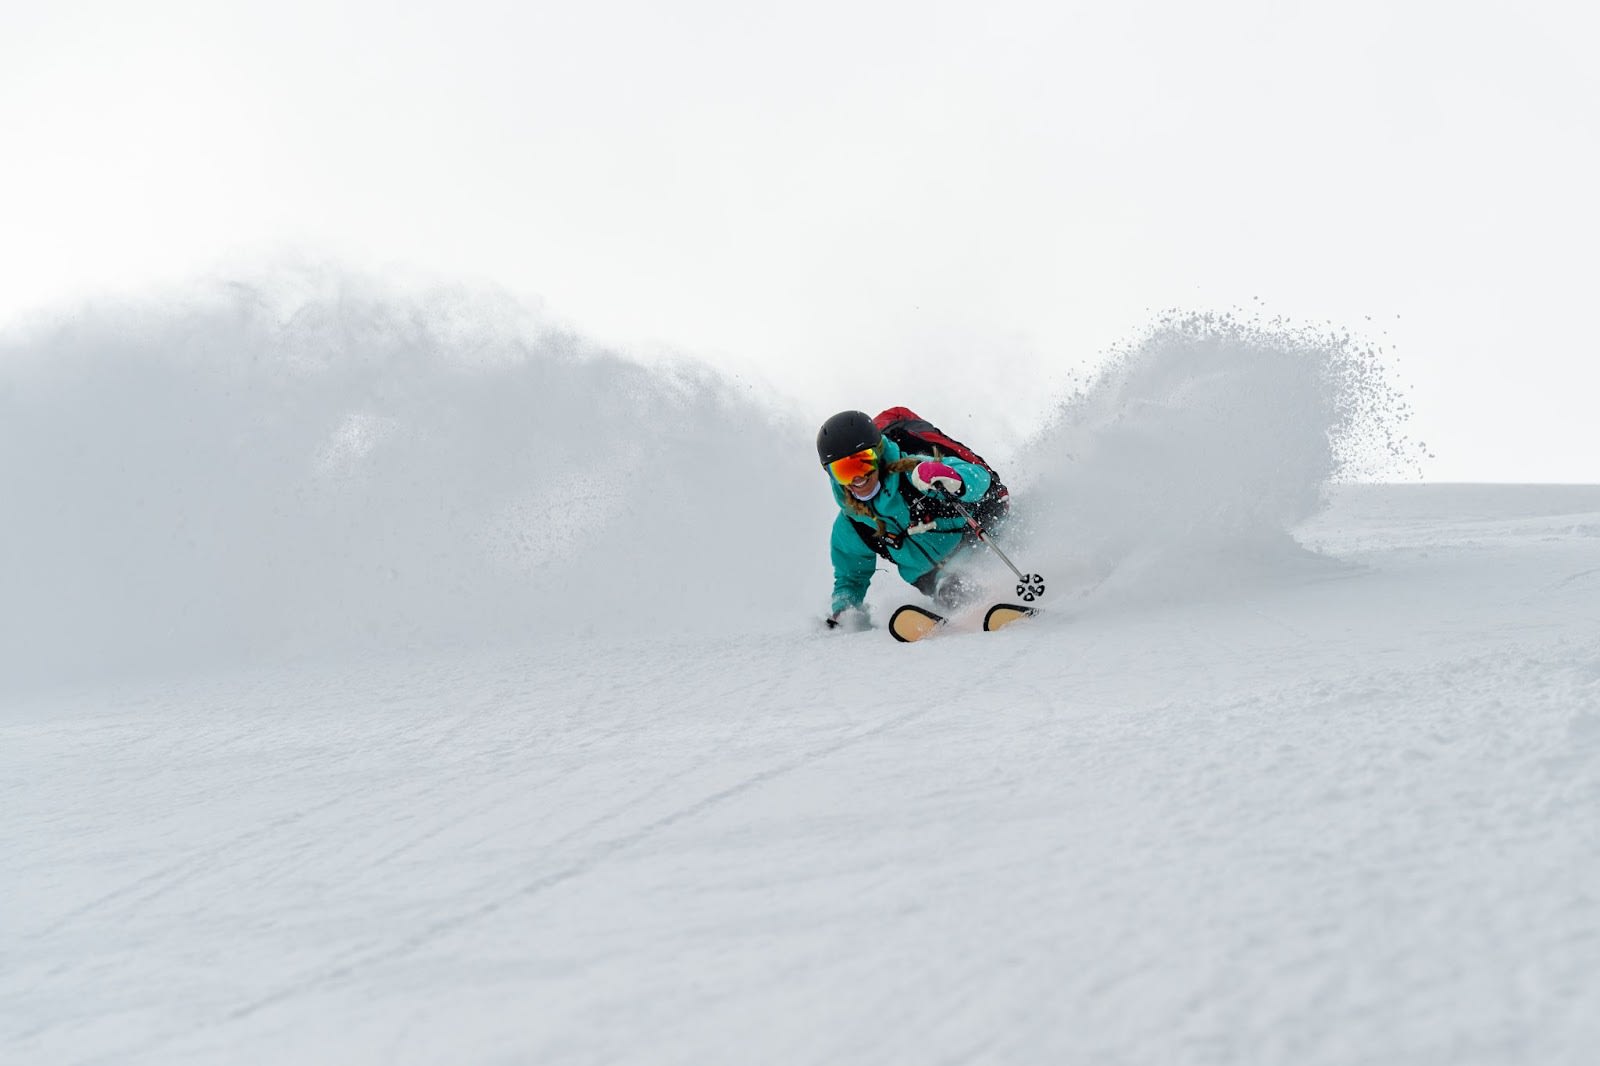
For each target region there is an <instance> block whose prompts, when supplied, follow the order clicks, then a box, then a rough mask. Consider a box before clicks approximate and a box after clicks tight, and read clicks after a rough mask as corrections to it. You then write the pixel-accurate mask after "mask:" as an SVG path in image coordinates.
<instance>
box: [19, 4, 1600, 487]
mask: <svg viewBox="0 0 1600 1066" xmlns="http://www.w3.org/2000/svg"><path fill="white" fill-rule="evenodd" d="M0 27H3V29H0V322H3V321H5V320H9V319H11V318H14V317H15V316H16V315H17V314H19V313H23V312H27V311H29V310H31V309H35V308H40V307H52V306H56V307H59V306H70V305H71V303H72V301H73V300H74V299H77V298H79V297H81V296H82V295H85V294H88V293H93V292H97V291H103V290H105V289H108V288H110V289H115V290H123V291H126V290H139V289H141V288H150V287H154V286H157V285H161V284H165V283H167V282H170V281H173V280H178V279H182V278H190V277H194V276H197V275H201V274H204V273H205V272H207V271H211V270H214V269H216V268H217V265H218V264H221V263H227V264H240V263H264V262H265V261H267V259H268V258H270V257H272V256H276V255H279V254H282V253H284V252H286V251H296V252H298V251H309V252H311V253H313V254H316V255H327V256H332V257H334V258H337V259H340V260H343V261H345V262H348V263H350V264H351V265H353V266H357V267H361V268H378V269H391V268H392V269H396V270H399V269H404V270H406V271H408V272H411V273H413V274H415V273H416V272H424V273H426V274H428V275H430V276H433V277H437V278H441V279H445V280H458V279H459V280H466V281H469V282H476V281H489V282H493V283H497V284H500V285H503V286H505V287H507V288H509V289H511V290H513V291H514V292H517V293H519V294H523V295H525V296H527V297H528V298H530V299H532V300H542V301H543V302H544V305H545V307H546V309H547V310H548V311H549V313H550V314H552V315H553V316H555V317H556V318H557V319H559V320H560V321H562V322H564V323H566V324H568V325H570V326H572V327H573V328H575V329H577V330H579V331H580V332H582V333H584V334H586V335H588V336H590V337H593V338H595V339H597V340H600V341H603V342H606V343H610V344H614V345H620V346H624V347H626V348H628V349H629V350H632V351H634V352H636V353H640V354H649V353H652V352H656V351H661V350H675V351H678V352H682V353H687V354H691V355H695V356H698V357H701V358H704V359H707V360H709V361H711V362H713V363H716V364H718V365H722V366H725V367H728V368H730V369H733V370H735V371H738V372H742V373H748V374H750V375H752V376H753V377H756V378H759V379H764V380H767V381H770V382H772V383H774V384H776V385H777V386H779V387H780V388H781V389H783V390H785V391H787V392H789V393H790V394H792V395H794V396H796V397H797V398H799V399H800V400H802V401H803V402H805V403H806V404H808V405H811V406H812V407H814V408H815V410H816V412H818V415H819V417H821V416H823V415H826V414H827V413H831V411H833V410H835V409H837V408H839V407H846V406H873V405H874V404H875V403H877V402H880V401H882V402H893V401H894V400H896V399H898V398H900V397H903V396H907V395H908V394H910V395H915V391H916V385H917V381H918V379H919V377H922V376H925V375H928V374H936V375H941V376H944V377H949V376H950V375H959V374H971V375H973V376H974V377H975V378H976V379H977V380H975V382H974V384H973V386H972V388H971V397H972V403H973V407H974V410H975V411H978V412H980V413H983V414H988V415H996V414H999V413H1000V412H1003V411H1006V410H1007V409H1008V408H1010V409H1015V410H1018V411H1019V413H1020V414H1021V415H1022V416H1024V417H1032V416H1033V415H1034V414H1036V413H1037V411H1038V410H1039V408H1040V405H1041V404H1042V403H1043V402H1044V400H1045V398H1046V397H1047V396H1048V395H1049V393H1050V392H1051V391H1058V389H1056V383H1059V381H1060V380H1061V375H1062V374H1063V373H1064V372H1065V371H1067V370H1069V369H1074V368H1081V367H1082V366H1084V365H1085V364H1087V363H1090V362H1092V361H1093V359H1094V358H1095V357H1096V355H1097V354H1098V353H1100V352H1101V351H1103V350H1104V349H1105V348H1106V347H1107V346H1108V345H1110V344H1112V343H1114V342H1117V341H1120V340H1125V339H1128V338H1129V337H1131V336H1133V335H1134V334H1135V333H1136V332H1137V331H1138V329H1139V327H1140V326H1142V325H1143V324H1145V323H1146V322H1148V321H1149V320H1150V318H1151V317H1152V312H1153V311H1155V310H1157V309H1162V308H1167V307H1183V308H1192V309H1225V308H1228V307H1233V306H1247V307H1252V308H1253V307H1257V306H1261V307H1264V308H1265V310H1266V312H1267V313H1268V314H1283V315H1287V316H1290V317H1291V318H1294V319H1296V320H1298V321H1302V322H1312V323H1315V322H1332V323H1333V324H1335V325H1338V326H1349V327H1351V328H1352V329H1354V330H1356V331H1358V332H1363V333H1365V334H1366V335H1367V336H1370V337H1371V338H1372V339H1374V340H1377V341H1380V342H1382V343H1384V344H1385V345H1386V346H1387V347H1388V348H1389V349H1390V350H1391V351H1392V352H1395V353H1397V355H1398V357H1399V362H1398V364H1397V370H1398V373H1399V376H1400V378H1401V380H1402V382H1403V383H1404V384H1406V385H1407V386H1409V387H1410V388H1411V392H1410V396H1411V399H1412V403H1413V406H1414V408H1415V411H1416V417H1415V420H1414V422H1413V424H1412V430H1413V432H1414V435H1416V436H1418V437H1421V438H1422V439H1424V440H1426V441H1427V443H1428V445H1429V447H1430V448H1431V450H1432V451H1433V452H1434V453H1435V454H1436V455H1437V457H1438V458H1437V459H1436V460H1434V461H1433V462H1431V463H1430V464H1428V465H1427V467H1426V469H1427V472H1428V474H1429V476H1430V477H1432V478H1436V479H1440V480H1454V479H1470V480H1516V481H1522V480H1580V481H1600V429H1597V428H1596V425H1595V419H1594V417H1593V414H1592V412H1593V411H1594V410H1595V407H1596V403H1595V395H1596V392H1597V389H1600V369H1597V361H1596V355H1597V354H1600V353H1597V350H1596V349H1597V347H1600V345H1597V343H1596V341H1595V336H1596V333H1595V330H1594V328H1593V326H1592V325H1591V323H1590V318H1591V315H1590V308H1591V306H1592V305H1593V303H1594V301H1595V296H1596V293H1597V292H1600V266H1597V264H1596V256H1597V254H1600V206H1597V197H1596V191H1595V190H1597V189H1600V74H1597V66H1596V64H1595V63H1594V61H1593V51H1594V45H1595V42H1596V40H1597V39H1600V34H1597V33H1596V30H1597V29H1600V17H1597V16H1596V15H1594V14H1592V13H1591V9H1590V6H1589V5H1587V4H1580V3H1566V4H1539V3H1534V4H1525V3H1518V4H1511V3H1482V2H1474V3H1440V2H1433V3H1425V4H1417V3H1411V4H1408V3H1403V2H1393V0H1389V2H1382V3H1372V2H1366V0H1356V2H1351V3H1343V4H1338V5H1334V4H1327V3H1319V4H1303V3H1291V2H1283V0H1271V2H1267V0H1262V2H1243V0H1222V2H1217V3H1206V4H1186V3H1180V2H1176V0H1166V2H1162V3H1113V2H1106V0H1102V2H1098V3H1095V4H1079V3H1014V2H990V3H986V4H983V5H978V4H971V3H968V4H945V3H928V2H919V3H900V2H896V3H859V2H850V3H834V2H832V0H823V2H812V3H807V4H803V5H802V4H789V5H782V6H781V7H780V6H777V5H752V4H749V3H735V2H724V3H715V2H711V3H708V2H704V0H679V2H675V3H671V4H648V3H642V2H638V0H631V2H604V0H602V2H589V3H571V2H564V3H561V4H550V3H541V2H533V3H510V2H507V3H489V2H481V0H474V2H451V3H444V2H437V0H436V2H430V3H393V2H390V3H361V2H356V3H302V2H295V0H282V2H277V3H272V4H240V3H233V4H226V3H214V2H212V3H205V2H192V3H183V2H175V0H147V2H143V3H139V4H125V3H70V2H69V3H52V4H49V5H41V4H37V3H28V4H19V3H16V2H15V0H0ZM1255 301H1260V303H1259V304H1257V303H1256V302H1255ZM956 356H964V357H973V358H979V359H982V360H985V361H986V362H987V363H988V364H989V365H990V366H991V367H993V369H992V370H990V371H984V372H978V371H976V370H973V369H970V368H969V369H965V370H962V369H959V368H957V367H955V366H954V365H953V363H952V359H953V357H956ZM1020 397H1027V399H1025V400H1024V399H1019V398H1020Z"/></svg>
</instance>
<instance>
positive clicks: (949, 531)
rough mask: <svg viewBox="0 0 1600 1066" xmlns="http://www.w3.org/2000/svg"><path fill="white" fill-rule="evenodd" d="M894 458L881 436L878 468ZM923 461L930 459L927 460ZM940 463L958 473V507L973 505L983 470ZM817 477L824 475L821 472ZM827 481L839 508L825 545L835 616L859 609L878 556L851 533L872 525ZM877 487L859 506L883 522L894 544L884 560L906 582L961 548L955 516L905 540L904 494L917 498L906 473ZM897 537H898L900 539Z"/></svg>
mask: <svg viewBox="0 0 1600 1066" xmlns="http://www.w3.org/2000/svg"><path fill="white" fill-rule="evenodd" d="M900 458H902V456H901V453H900V448H899V446H898V445H897V444H895V442H894V441H892V440H890V439H889V438H887V437H885V438H884V439H883V458H882V460H881V462H882V463H883V465H884V466H887V465H888V464H889V463H892V462H894V461H895V460H897V459H900ZM907 458H910V457H909V456H907ZM926 458H929V459H932V458H933V456H931V455H930V456H927V457H926ZM940 462H943V463H946V464H948V465H949V466H950V467H951V468H952V469H953V470H955V472H956V473H958V474H960V475H961V485H962V491H961V497H960V499H961V501H962V502H963V503H966V504H976V503H977V502H978V500H979V498H980V497H982V496H983V494H984V493H986V492H988V491H989V481H990V478H989V471H987V470H985V469H984V468H983V467H981V466H979V465H977V464H976V463H968V462H964V461H963V460H960V459H953V458H947V459H941V460H940ZM823 473H824V474H826V473H827V471H826V469H824V471H823ZM828 483H829V484H830V485H832V486H833V498H834V501H835V502H836V503H838V505H839V515H838V517H837V518H835V519H834V520H833V540H832V544H831V552H832V555H833V610H834V612H835V613H837V612H839V611H842V610H844V609H845V608H846V607H859V606H860V605H861V603H862V601H863V600H864V599H865V598H866V595H867V586H868V585H869V584H871V582H872V575H873V574H874V573H876V572H877V569H878V559H879V556H878V554H877V553H876V552H874V551H873V550H872V549H871V548H870V547H868V545H867V542H866V541H864V540H862V539H861V534H860V533H857V532H856V530H855V528H854V527H855V526H856V525H859V526H861V527H862V530H863V532H869V533H874V534H875V533H876V532H877V526H876V524H875V523H873V522H872V521H870V520H869V519H867V518H866V517H864V516H859V515H856V514H853V513H851V512H849V511H846V510H845V509H844V502H845V493H846V492H848V491H849V490H848V489H847V488H845V486H843V485H841V484H839V483H838V482H837V481H835V480H834V479H833V477H832V476H831V475H829V476H828ZM879 484H880V485H881V486H882V487H881V488H880V489H879V490H878V494H877V495H876V496H874V497H873V498H872V499H870V500H863V501H860V502H861V503H863V504H865V506H866V507H867V508H868V509H869V510H871V511H872V513H873V514H874V515H876V516H877V517H878V518H881V519H882V520H883V526H884V532H885V533H887V534H888V535H889V536H890V537H891V538H894V539H896V540H899V546H898V547H895V546H893V545H891V546H890V547H889V558H890V560H891V561H893V563H894V564H895V566H896V567H898V568H899V571H900V576H901V577H902V578H904V579H905V581H906V582H907V583H908V584H915V583H916V582H917V581H918V580H919V579H921V578H922V577H924V576H926V575H927V573H928V571H930V570H932V569H933V568H934V567H936V566H938V565H939V564H940V563H942V562H944V560H945V559H946V558H948V557H949V556H950V555H951V554H952V553H954V552H955V551H956V549H958V548H960V547H961V543H962V533H963V531H965V530H966V529H967V522H966V519H964V518H962V517H961V516H960V515H955V516H953V517H943V516H941V517H938V518H935V519H933V526H934V528H933V529H930V530H927V531H925V532H919V533H913V534H911V535H909V536H906V531H907V530H908V529H909V528H910V527H911V525H912V518H911V503H910V500H909V499H908V496H910V495H923V494H922V493H919V492H918V491H917V487H916V486H915V485H913V484H912V483H911V475H910V473H905V474H894V473H885V474H882V475H880V477H879ZM902 537H903V538H904V539H903V540H900V538H902Z"/></svg>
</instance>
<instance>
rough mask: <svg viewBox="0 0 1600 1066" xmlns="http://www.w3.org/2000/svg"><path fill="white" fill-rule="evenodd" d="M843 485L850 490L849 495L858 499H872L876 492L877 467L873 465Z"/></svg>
mask: <svg viewBox="0 0 1600 1066" xmlns="http://www.w3.org/2000/svg"><path fill="white" fill-rule="evenodd" d="M845 487H846V488H848V489H849V490H850V495H852V496H854V497H855V498H856V499H858V500H870V499H872V497H873V496H874V495H876V494H877V492H878V468H877V467H873V468H872V469H871V470H869V471H867V472H866V473H865V474H862V475H861V476H860V477H858V478H856V479H854V480H853V481H851V482H850V484H849V485H847V486H845Z"/></svg>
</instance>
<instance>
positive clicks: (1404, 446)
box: [1015, 312, 1420, 597]
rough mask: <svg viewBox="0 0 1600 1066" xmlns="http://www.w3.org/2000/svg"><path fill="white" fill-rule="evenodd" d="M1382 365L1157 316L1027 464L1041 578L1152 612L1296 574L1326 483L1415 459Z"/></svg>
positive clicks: (1321, 346)
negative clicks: (1278, 574)
mask: <svg viewBox="0 0 1600 1066" xmlns="http://www.w3.org/2000/svg"><path fill="white" fill-rule="evenodd" d="M1382 355H1383V353H1382V351H1381V349H1379V348H1377V347H1376V346H1374V345H1372V344H1370V343H1367V342H1365V341H1362V340H1361V339H1359V338H1356V337H1352V336H1351V335H1349V334H1348V333H1342V332H1320V331H1317V330H1312V329H1306V328H1300V327H1295V326H1291V325H1289V324H1287V323H1285V322H1283V321H1281V320H1274V321H1269V322H1262V321H1259V320H1254V319H1248V318H1241V317H1236V316H1234V315H1229V314H1196V313H1180V312H1170V313H1168V314H1165V315H1163V316H1161V317H1160V318H1159V319H1158V320H1157V322H1156V323H1155V324H1154V325H1153V326H1152V327H1151V328H1150V330H1149V331H1148V332H1147V333H1146V334H1145V335H1144V336H1142V337H1141V338H1139V339H1137V340H1136V341H1134V342H1132V343H1130V344H1127V345H1125V346H1122V347H1120V348H1118V349H1116V350H1114V351H1113V352H1112V353H1110V358H1109V360H1108V361H1107V362H1106V364H1105V365H1104V367H1103V369H1102V370H1101V371H1100V372H1099V374H1098V375H1097V376H1096V377H1095V378H1093V379H1092V380H1091V381H1089V382H1088V383H1087V384H1086V385H1084V386H1083V387H1081V388H1079V389H1077V390H1076V391H1075V392H1074V393H1073V394H1072V395H1071V396H1069V397H1067V398H1065V399H1064V400H1063V401H1061V402H1060V404H1059V405H1058V406H1057V408H1056V410H1055V412H1054V414H1053V417H1052V418H1051V420H1050V421H1049V423H1048V424H1047V425H1046V427H1045V429H1044V430H1043V431H1042V432H1041V433H1040V434H1039V435H1038V436H1037V437H1036V438H1035V439H1034V440H1032V441H1031V442H1029V443H1028V444H1027V445H1026V446H1025V447H1024V448H1023V449H1022V455H1023V459H1022V460H1021V462H1020V464H1019V469H1018V471H1017V478H1016V485H1017V490H1016V492H1015V499H1016V501H1017V509H1018V519H1019V520H1018V522H1017V525H1018V526H1019V527H1020V531H1021V532H1022V533H1023V534H1024V535H1025V536H1026V538H1027V539H1028V540H1029V541H1031V546H1032V547H1034V548H1035V549H1036V557H1037V558H1040V559H1041V560H1042V561H1041V562H1040V563H1038V564H1036V565H1039V566H1040V567H1041V568H1048V571H1050V572H1053V571H1056V570H1060V571H1061V572H1062V573H1064V574H1066V573H1071V572H1074V571H1075V572H1076V573H1077V575H1078V579H1079V580H1080V582H1082V583H1084V584H1094V583H1100V582H1107V581H1108V580H1109V581H1110V583H1111V584H1113V585H1117V584H1121V585H1122V586H1123V587H1124V591H1125V592H1127V593H1129V594H1130V595H1140V596H1144V595H1155V596H1158V597H1159V596H1166V595H1169V594H1183V595H1187V594H1189V593H1192V592H1194V591H1196V586H1206V585H1210V584H1215V583H1219V582H1220V583H1226V582H1229V581H1232V580H1235V579H1237V578H1238V577H1239V576H1240V574H1241V572H1244V571H1257V572H1259V571H1262V570H1266V571H1271V570H1274V569H1277V568H1281V567H1283V566H1286V565H1295V563H1294V560H1297V559H1298V560H1300V561H1301V562H1303V561H1304V558H1303V557H1304V554H1305V553H1303V552H1301V551H1299V549H1298V548H1297V547H1296V546H1295V544H1294V542H1293V539H1292V536H1291V533H1292V530H1293V529H1294V527H1295V526H1296V525H1297V524H1298V523H1300V522H1302V521H1304V520H1305V519H1307V518H1309V517H1311V516H1312V515H1313V514H1315V513H1316V512H1317V511H1318V510H1319V509H1320V508H1321V506H1322V504H1323V501H1324V489H1325V487H1326V486H1327V485H1328V484H1329V482H1330V481H1335V480H1355V479H1360V478H1368V477H1376V476H1382V475H1385V474H1396V473H1410V472H1414V471H1415V468H1416V461H1417V459H1418V458H1420V451H1419V448H1418V446H1416V445H1414V444H1413V443H1411V442H1410V441H1409V440H1407V438H1406V437H1405V436H1404V433H1403V427H1404V424H1405V422H1406V420H1407V418H1408V417H1409V408H1408V407H1407V405H1406V404H1405V402H1404V399H1403V398H1402V396H1401V395H1400V393H1399V391H1398V390H1397V389H1396V388H1395V387H1394V386H1393V384H1392V383H1391V382H1390V380H1389V377H1388V374H1387V372H1386V370H1385V367H1384V364H1383V359H1382ZM1059 587H1060V579H1058V588H1059Z"/></svg>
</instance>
